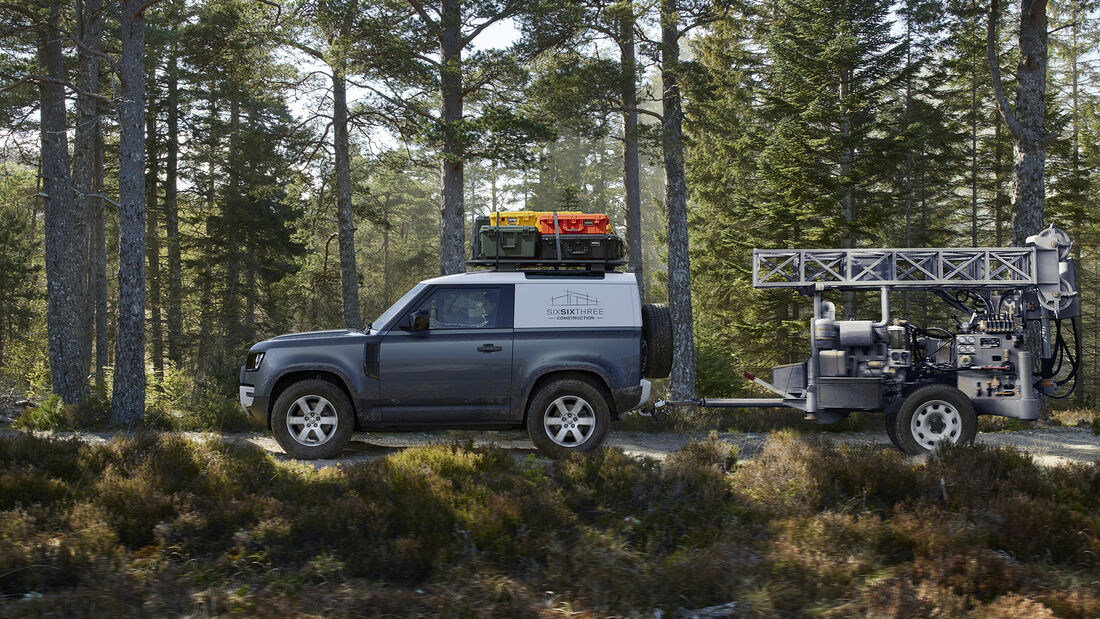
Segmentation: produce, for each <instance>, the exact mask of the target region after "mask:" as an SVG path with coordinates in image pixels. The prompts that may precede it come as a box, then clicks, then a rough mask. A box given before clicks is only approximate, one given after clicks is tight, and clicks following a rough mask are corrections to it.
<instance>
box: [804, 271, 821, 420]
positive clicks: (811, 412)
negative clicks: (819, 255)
mask: <svg viewBox="0 0 1100 619" xmlns="http://www.w3.org/2000/svg"><path fill="white" fill-rule="evenodd" d="M824 289H825V286H824V285H822V284H820V283H818V284H816V285H814V293H813V294H814V315H813V316H812V317H810V359H809V360H808V361H807V362H806V418H807V419H817V415H816V414H815V413H817V372H818V368H817V338H815V337H813V334H814V326H815V325H816V324H817V320H818V318H821V292H822V291H823V290H824Z"/></svg>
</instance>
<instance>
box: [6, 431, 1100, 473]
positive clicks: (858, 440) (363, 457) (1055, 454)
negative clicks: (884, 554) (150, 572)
mask: <svg viewBox="0 0 1100 619" xmlns="http://www.w3.org/2000/svg"><path fill="white" fill-rule="evenodd" d="M18 432H20V431H18V430H12V429H2V430H0V436H13V435H14V434H16V433H18ZM34 434H35V435H36V436H39V437H49V436H52V437H56V438H69V437H78V438H80V439H81V440H83V441H85V442H88V443H91V444H99V443H106V442H107V441H109V440H110V439H111V438H113V437H115V436H117V435H118V434H119V433H118V432H117V431H110V432H108V431H103V432H63V431H50V432H46V431H36V432H34ZM175 434H177V435H179V436H182V437H185V438H189V439H192V440H200V441H201V440H207V439H209V438H211V437H214V436H220V437H221V438H222V440H224V441H226V442H229V443H235V444H241V443H248V444H252V445H255V446H256V447H259V448H261V449H263V450H264V451H265V452H267V453H269V454H271V455H273V456H274V457H275V458H277V459H279V460H290V459H291V458H289V457H288V456H286V454H285V453H284V452H283V450H282V448H281V447H279V444H278V443H276V442H275V438H274V437H273V436H272V435H271V433H270V432H241V433H220V434H219V433H202V432H176V433H175ZM707 436H708V433H707V432H639V431H616V430H615V428H614V427H612V430H611V432H610V434H609V435H608V439H607V445H608V446H609V447H615V448H618V449H621V450H622V451H623V452H624V453H625V454H626V455H628V456H636V457H647V458H652V459H654V460H665V459H666V458H667V457H668V456H669V455H670V454H672V453H675V452H676V451H678V450H680V449H681V448H682V447H684V445H687V444H688V443H690V442H691V441H693V440H701V439H704V438H706V437H707ZM714 436H715V438H717V440H719V441H720V442H722V443H724V444H727V445H729V446H731V447H734V448H736V449H737V450H738V458H739V459H741V460H751V459H752V458H753V457H755V456H756V455H757V454H759V453H760V451H761V449H763V447H764V445H765V443H767V441H768V436H769V433H768V432H718V433H714ZM813 436H817V437H821V438H823V439H825V440H827V441H829V442H832V443H836V444H850V445H872V446H875V447H877V448H880V449H892V448H893V447H892V445H891V444H890V439H889V438H887V436H886V433H885V432H819V433H814V434H813ZM976 442H977V443H978V444H980V445H990V446H1012V447H1015V448H1017V449H1019V450H1020V451H1022V452H1026V453H1028V454H1029V455H1031V456H1032V458H1033V459H1034V461H1035V463H1036V464H1039V465H1042V466H1056V465H1059V464H1067V463H1071V462H1079V463H1090V462H1094V461H1096V460H1100V435H1096V434H1093V432H1092V430H1091V429H1089V428H1067V427H1059V426H1038V425H1036V426H1034V427H1033V428H1032V429H1027V430H1016V431H1004V432H979V433H978V438H977V440H976ZM453 443H461V444H470V445H471V446H474V447H488V446H493V447H498V448H501V449H503V450H505V451H506V452H508V453H510V454H512V456H513V457H516V458H520V459H526V458H538V459H543V458H544V457H543V455H542V454H541V453H540V452H539V451H538V450H536V449H535V447H534V445H533V444H532V443H531V441H530V439H528V438H527V435H526V434H525V433H524V432H522V431H518V430H516V431H490V432H474V431H460V430H441V431H435V432H386V433H382V432H370V433H367V432H358V433H356V434H355V435H353V437H352V441H351V443H350V444H349V445H348V447H347V448H345V449H344V451H343V452H342V453H341V454H340V456H339V457H338V458H333V459H329V460H314V461H312V462H309V464H311V465H313V467H314V468H324V467H328V466H334V465H337V464H341V463H343V464H353V463H357V462H367V461H370V460H375V459H377V458H381V457H385V456H388V455H392V454H395V453H398V452H400V451H403V450H405V449H408V448H410V447H426V446H430V445H447V444H453Z"/></svg>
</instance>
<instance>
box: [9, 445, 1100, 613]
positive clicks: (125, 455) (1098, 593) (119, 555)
mask: <svg viewBox="0 0 1100 619" xmlns="http://www.w3.org/2000/svg"><path fill="white" fill-rule="evenodd" d="M1098 514H1100V466H1097V465H1088V466H1085V465H1075V466H1069V467H1061V468H1051V469H1047V468H1039V467H1038V466H1036V465H1035V464H1034V463H1033V462H1032V461H1031V460H1030V458H1029V457H1028V456H1026V455H1022V454H1020V453H1019V452H1016V451H1013V450H1010V449H994V448H987V447H977V448H973V449H951V450H946V451H942V452H940V453H938V454H936V456H935V457H934V458H932V459H930V460H928V461H927V462H925V463H917V464H915V463H913V462H912V461H910V460H906V459H904V458H903V457H902V456H901V455H900V454H898V453H896V452H894V451H892V450H882V449H876V448H873V447H865V446H845V445H839V446H834V445H831V444H829V443H828V442H826V441H821V440H817V439H815V438H813V437H810V438H800V437H798V436H795V435H794V434H792V433H789V432H788V433H779V434H775V435H773V436H772V437H771V438H770V439H769V441H768V443H767V444H766V445H765V447H764V449H763V451H762V453H761V454H760V455H759V456H758V457H757V458H755V459H754V460H752V461H748V462H739V461H738V460H737V459H736V457H735V454H732V453H730V451H729V448H728V447H726V446H724V445H722V444H721V443H720V442H718V441H716V440H712V439H709V440H705V441H697V442H693V443H691V444H689V445H688V446H686V447H685V448H684V449H682V450H681V451H679V452H677V453H676V454H674V455H673V456H671V457H670V458H669V459H668V460H667V461H666V462H665V463H657V462H654V461H650V460H640V459H636V458H631V457H628V456H625V455H624V454H623V453H622V452H619V451H616V450H604V451H601V452H598V453H596V454H593V455H591V456H587V457H575V458H570V459H566V460H562V461H559V462H554V463H549V464H547V463H544V462H541V461H538V460H532V459H529V460H523V461H519V460H516V459H515V458H513V457H512V456H511V455H509V454H508V453H507V452H505V451H502V450H497V449H493V448H472V447H471V446H469V445H463V444H454V445H441V446H433V447H426V448H416V449H408V450H405V451H402V452H400V453H398V454H395V455H393V456H390V457H387V458H384V459H379V460H376V461H372V462H368V463H362V464H356V465H353V466H345V467H335V468H328V469H322V470H320V471H315V470H314V469H312V468H310V467H307V466H303V465H298V464H294V463H282V462H278V461H275V460H274V459H272V458H271V457H270V456H267V455H265V454H264V453H263V452H261V451H259V450H257V449H254V448H251V447H245V446H233V445H227V444H224V443H222V442H220V441H207V442H203V443H198V442H192V441H188V440H185V439H182V438H179V437H176V436H172V435H163V436H153V437H148V438H141V439H116V440H115V441H113V442H111V443H109V444H107V445H100V446H89V445H84V444H80V443H78V442H75V441H59V440H49V439H40V438H34V437H30V436H20V437H16V438H3V439H0V594H2V595H3V596H4V597H5V598H6V600H5V603H4V604H0V615H4V616H13V617H15V616H19V617H23V616H34V615H43V614H50V615H66V614H78V615H93V616H105V615H124V616H128V615H135V614H143V615H154V616H160V615H229V614H246V615H265V616H268V615H271V616H290V615H307V616H338V617H339V616H349V615H356V616H359V615H363V614H368V615H391V616H392V615H401V616H407V615H421V616H423V615H446V616H471V617H473V616H507V617H525V616H529V617H557V616H565V615H570V616H582V617H583V616H592V617H595V616H605V615H609V614H614V615H627V616H652V615H653V614H654V613H655V611H657V610H661V611H662V612H663V613H665V614H670V613H675V612H677V611H680V610H684V609H696V608H702V607H707V606H712V605H718V604H724V603H727V602H731V601H736V602H737V605H736V606H735V611H736V612H738V613H741V614H743V615H746V616H777V615H779V616H782V615H792V616H799V615H820V616H826V617H850V616H866V617H918V616H919V617H928V616H975V617H1004V616H1028V617H1044V616H1065V617H1092V616H1097V615H1098V614H1100V516H1098Z"/></svg>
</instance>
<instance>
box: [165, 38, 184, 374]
mask: <svg viewBox="0 0 1100 619" xmlns="http://www.w3.org/2000/svg"><path fill="white" fill-rule="evenodd" d="M176 57H177V52H176V43H175V42H173V43H172V48H171V52H170V54H169V57H168V69H167V72H166V76H165V77H166V81H167V87H168V100H167V101H166V105H167V107H168V110H167V112H168V117H167V124H168V139H167V140H166V143H165V146H166V147H167V150H166V152H165V159H164V230H165V234H166V235H167V245H168V304H167V305H168V307H167V315H168V323H167V331H168V358H169V359H171V361H172V363H174V364H175V366H176V367H177V368H178V367H180V366H181V365H183V342H182V339H183V267H182V264H181V262H180V226H179V207H178V203H177V193H178V189H177V183H178V180H179V75H178V73H177V69H176Z"/></svg>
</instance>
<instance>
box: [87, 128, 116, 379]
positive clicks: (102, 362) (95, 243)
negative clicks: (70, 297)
mask: <svg viewBox="0 0 1100 619" xmlns="http://www.w3.org/2000/svg"><path fill="white" fill-rule="evenodd" d="M94 183H95V184H94V187H95V190H96V193H98V194H101V195H102V194H103V132H102V131H100V132H99V135H97V136H96V144H95V167H94ZM94 207H95V211H94V212H93V217H92V234H93V235H94V238H93V239H92V249H93V250H94V254H95V258H94V261H95V265H94V267H93V268H94V269H95V280H96V288H95V386H96V389H97V390H98V391H99V392H100V393H103V394H104V395H106V390H107V386H106V385H107V382H106V381H107V376H106V373H107V366H109V365H111V345H110V333H109V332H110V318H109V316H108V315H107V228H106V219H107V214H106V211H105V209H104V201H103V200H102V199H100V200H98V201H97V202H96V203H95V204H94Z"/></svg>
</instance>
